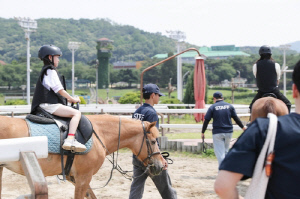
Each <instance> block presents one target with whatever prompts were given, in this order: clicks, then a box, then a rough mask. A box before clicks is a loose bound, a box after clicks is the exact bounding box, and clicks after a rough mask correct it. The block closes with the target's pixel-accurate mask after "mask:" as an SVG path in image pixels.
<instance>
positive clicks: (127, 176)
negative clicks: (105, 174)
mask: <svg viewBox="0 0 300 199" xmlns="http://www.w3.org/2000/svg"><path fill="white" fill-rule="evenodd" d="M142 126H143V131H144V136H143V141H142V144H141V148H140V150H139V153H138V154H137V155H136V157H138V156H139V155H140V153H141V151H142V148H143V145H144V140H145V139H146V144H147V153H148V155H147V157H146V158H145V159H144V160H143V163H144V162H145V161H146V160H148V159H149V162H148V165H147V167H146V170H145V172H144V173H142V174H141V175H140V176H136V177H133V176H129V175H128V174H127V173H129V172H132V171H124V170H123V169H122V168H121V167H120V166H119V165H118V163H117V161H118V155H119V149H120V138H121V117H120V118H119V137H118V147H117V157H116V160H115V158H114V156H115V153H114V152H113V155H111V153H110V152H109V151H108V149H107V148H106V147H105V145H104V144H103V142H102V141H101V139H100V138H99V136H98V135H97V133H96V132H95V131H94V132H93V133H94V134H95V136H96V138H97V139H98V140H99V142H100V143H101V145H102V147H103V148H104V149H105V150H106V152H107V153H108V154H109V155H110V156H111V157H112V160H110V159H108V158H107V156H106V159H108V160H109V161H110V163H112V165H113V166H112V170H111V172H110V177H109V179H108V181H107V182H106V184H105V185H104V186H102V188H103V187H105V186H106V185H107V184H108V183H109V182H110V180H111V178H112V173H113V170H114V169H116V170H117V171H119V172H120V173H121V174H122V175H123V176H124V177H125V178H126V179H129V180H132V179H133V178H139V177H141V176H142V175H143V174H145V173H146V172H147V171H148V170H149V167H150V166H152V165H153V163H152V162H150V160H151V157H152V156H154V155H157V154H160V152H154V153H153V150H152V148H151V144H150V141H149V139H148V136H147V134H150V132H147V131H146V129H145V125H144V122H143V121H142ZM115 162H116V163H115Z"/></svg>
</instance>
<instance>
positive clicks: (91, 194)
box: [85, 185, 97, 199]
mask: <svg viewBox="0 0 300 199" xmlns="http://www.w3.org/2000/svg"><path fill="white" fill-rule="evenodd" d="M85 197H86V198H88V199H97V197H96V195H95V194H94V192H93V190H92V188H91V186H90V185H89V188H88V190H87V191H86V194H85Z"/></svg>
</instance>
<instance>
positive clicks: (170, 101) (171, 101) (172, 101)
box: [160, 98, 185, 109]
mask: <svg viewBox="0 0 300 199" xmlns="http://www.w3.org/2000/svg"><path fill="white" fill-rule="evenodd" d="M160 104H183V103H182V102H181V101H180V100H179V99H175V98H162V99H161V100H160ZM183 108H185V107H183V106H169V109H183Z"/></svg>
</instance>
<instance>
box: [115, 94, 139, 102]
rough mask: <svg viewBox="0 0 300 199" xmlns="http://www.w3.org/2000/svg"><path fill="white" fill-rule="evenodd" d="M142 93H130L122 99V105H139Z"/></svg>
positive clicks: (120, 100)
mask: <svg viewBox="0 0 300 199" xmlns="http://www.w3.org/2000/svg"><path fill="white" fill-rule="evenodd" d="M140 96H141V95H140V92H129V93H126V94H125V95H123V96H122V97H120V99H119V101H118V102H119V103H120V104H138V103H140V100H141V99H140Z"/></svg>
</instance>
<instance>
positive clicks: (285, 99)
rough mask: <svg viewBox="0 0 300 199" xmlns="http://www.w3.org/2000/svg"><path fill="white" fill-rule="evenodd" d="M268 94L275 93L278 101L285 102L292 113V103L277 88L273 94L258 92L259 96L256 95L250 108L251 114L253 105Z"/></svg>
mask: <svg viewBox="0 0 300 199" xmlns="http://www.w3.org/2000/svg"><path fill="white" fill-rule="evenodd" d="M267 93H273V94H274V95H276V97H277V99H280V100H281V101H283V102H284V103H285V104H286V106H287V108H288V110H289V113H290V112H291V106H292V104H291V102H290V101H289V100H288V99H287V98H286V97H285V96H284V95H283V94H282V93H281V92H280V91H279V89H278V88H275V89H274V90H273V91H272V92H262V91H260V90H258V91H257V94H256V95H255V97H254V98H253V100H252V102H251V104H250V106H249V108H250V113H251V110H252V105H253V103H254V102H255V101H256V100H258V99H259V98H261V97H262V96H263V95H264V94H267Z"/></svg>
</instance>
